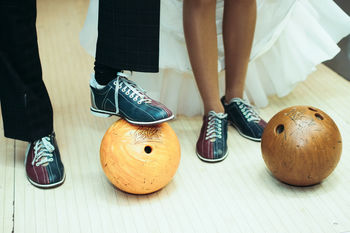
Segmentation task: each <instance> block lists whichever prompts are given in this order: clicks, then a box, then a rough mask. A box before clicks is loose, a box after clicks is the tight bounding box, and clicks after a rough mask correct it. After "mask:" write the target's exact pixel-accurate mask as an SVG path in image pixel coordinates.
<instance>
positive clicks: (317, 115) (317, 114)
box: [315, 113, 323, 120]
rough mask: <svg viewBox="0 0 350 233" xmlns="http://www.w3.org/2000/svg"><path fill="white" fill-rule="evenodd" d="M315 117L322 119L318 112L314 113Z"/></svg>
mask: <svg viewBox="0 0 350 233" xmlns="http://www.w3.org/2000/svg"><path fill="white" fill-rule="evenodd" d="M315 117H316V118H317V119H319V120H323V116H321V114H319V113H316V114H315Z"/></svg>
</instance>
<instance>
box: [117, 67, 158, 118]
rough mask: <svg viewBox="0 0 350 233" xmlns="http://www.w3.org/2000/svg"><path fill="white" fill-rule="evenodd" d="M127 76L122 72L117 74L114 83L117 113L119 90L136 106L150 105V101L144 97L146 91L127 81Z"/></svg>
mask: <svg viewBox="0 0 350 233" xmlns="http://www.w3.org/2000/svg"><path fill="white" fill-rule="evenodd" d="M128 78H129V76H128V75H127V74H124V73H122V72H118V73H117V80H115V81H114V85H115V86H116V88H115V97H114V98H115V103H116V108H117V109H116V112H119V108H118V93H119V90H121V91H122V92H124V93H125V94H126V95H127V96H129V97H130V98H131V99H132V100H133V101H135V102H137V104H142V103H151V102H152V100H151V99H150V98H149V97H148V96H147V95H146V91H145V90H144V89H142V88H141V87H139V86H138V85H137V84H136V83H135V82H133V81H131V80H130V79H128Z"/></svg>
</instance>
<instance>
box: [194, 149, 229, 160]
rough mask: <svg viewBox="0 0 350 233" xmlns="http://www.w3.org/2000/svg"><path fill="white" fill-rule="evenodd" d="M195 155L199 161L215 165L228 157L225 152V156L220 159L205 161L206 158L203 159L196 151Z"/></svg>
mask: <svg viewBox="0 0 350 233" xmlns="http://www.w3.org/2000/svg"><path fill="white" fill-rule="evenodd" d="M196 154H197V157H198V158H199V159H200V160H202V161H204V162H208V163H216V162H220V161H222V160H224V159H226V157H227V156H228V150H227V152H226V154H225V155H224V156H223V157H222V158H220V159H206V158H203V157H202V156H201V155H200V154H199V153H198V151H196Z"/></svg>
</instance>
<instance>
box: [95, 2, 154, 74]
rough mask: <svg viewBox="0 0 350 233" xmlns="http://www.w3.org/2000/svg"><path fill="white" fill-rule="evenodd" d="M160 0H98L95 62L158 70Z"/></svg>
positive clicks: (143, 70) (127, 67)
mask: <svg viewBox="0 0 350 233" xmlns="http://www.w3.org/2000/svg"><path fill="white" fill-rule="evenodd" d="M159 20H160V0H100V1H99V22H98V39H97V48H96V62H98V63H100V64H103V65H106V66H109V67H112V68H115V69H121V70H132V71H139V72H158V66H159Z"/></svg>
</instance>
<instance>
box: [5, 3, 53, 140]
mask: <svg viewBox="0 0 350 233" xmlns="http://www.w3.org/2000/svg"><path fill="white" fill-rule="evenodd" d="M35 22H36V0H0V78H1V85H0V101H1V109H2V116H3V122H4V131H5V136H6V137H10V138H14V139H19V140H25V141H34V140H36V139H39V138H41V137H43V136H46V135H48V134H50V133H51V132H52V131H53V113H52V107H51V102H50V99H49V96H48V93H47V91H46V87H45V85H44V83H43V80H42V70H41V64H40V58H39V53H38V44H37V34H36V26H35Z"/></svg>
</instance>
